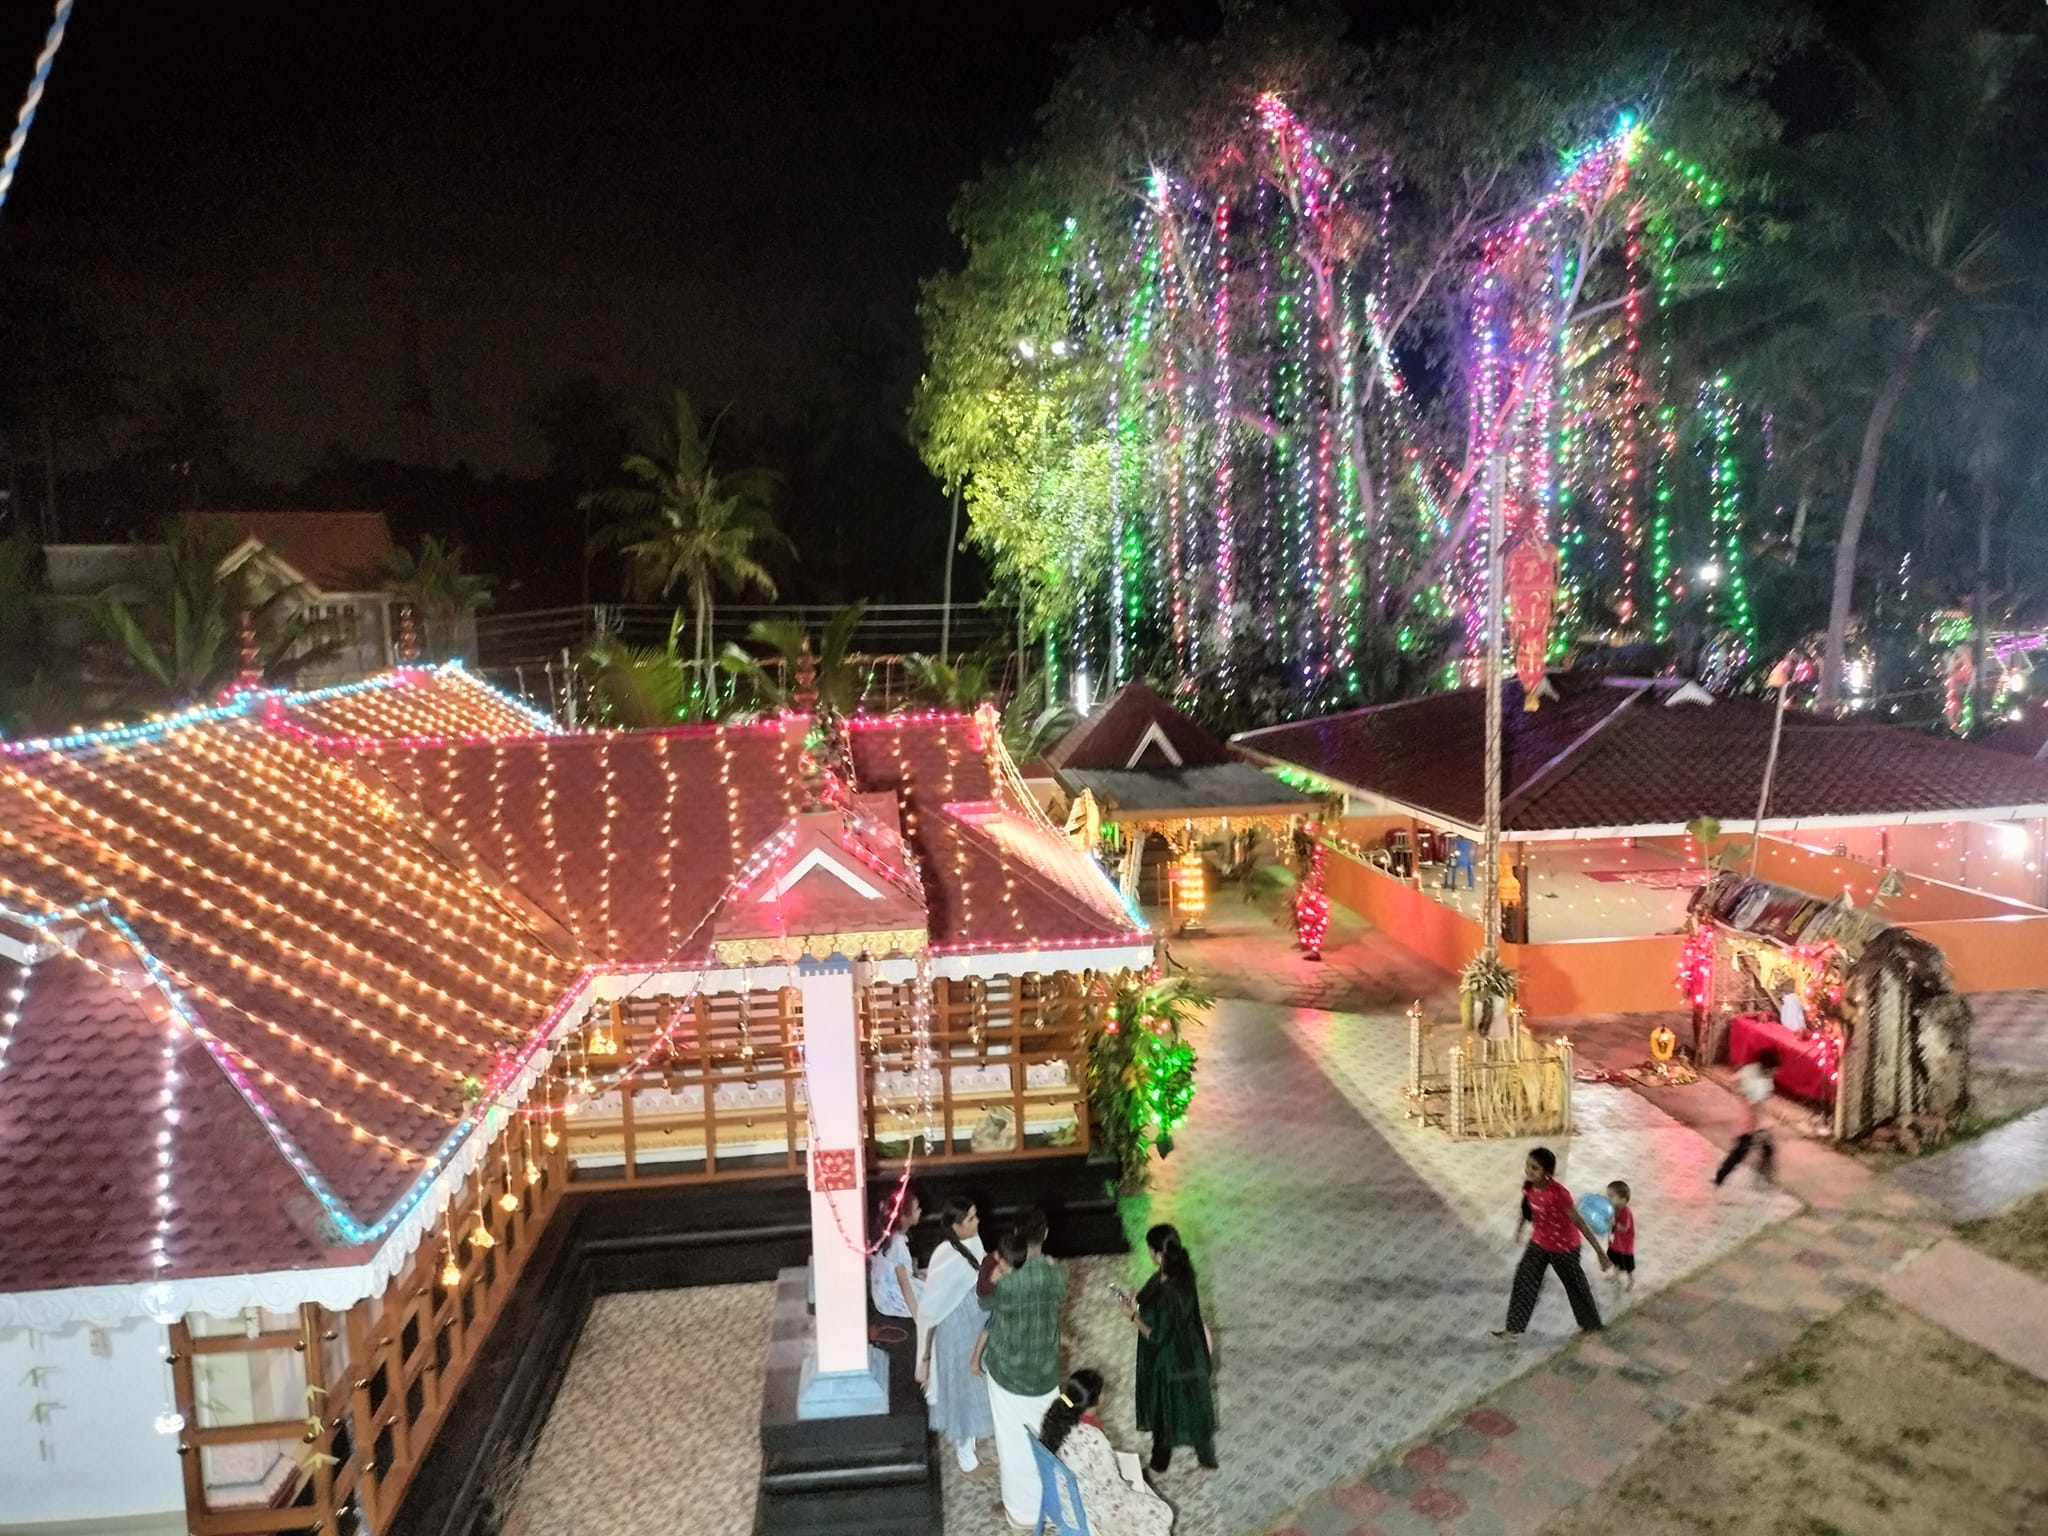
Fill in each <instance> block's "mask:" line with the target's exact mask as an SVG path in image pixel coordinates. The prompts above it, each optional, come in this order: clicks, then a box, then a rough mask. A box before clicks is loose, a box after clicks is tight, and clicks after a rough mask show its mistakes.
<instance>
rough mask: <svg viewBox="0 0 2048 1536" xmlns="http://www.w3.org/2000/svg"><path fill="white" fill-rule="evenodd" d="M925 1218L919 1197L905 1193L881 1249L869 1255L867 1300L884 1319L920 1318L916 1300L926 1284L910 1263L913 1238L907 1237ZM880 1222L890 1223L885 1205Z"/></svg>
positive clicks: (888, 1226) (887, 1208)
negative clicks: (911, 1240) (911, 1239)
mask: <svg viewBox="0 0 2048 1536" xmlns="http://www.w3.org/2000/svg"><path fill="white" fill-rule="evenodd" d="M923 1215H924V1211H923V1209H922V1208H921V1207H920V1206H919V1205H918V1203H917V1196H916V1195H915V1194H908V1193H906V1194H905V1195H904V1197H903V1205H902V1207H901V1209H899V1210H898V1211H897V1212H896V1220H895V1222H894V1223H893V1224H889V1225H887V1227H886V1237H885V1239H884V1241H883V1243H882V1246H881V1248H880V1249H879V1250H878V1251H876V1252H875V1253H872V1254H870V1255H869V1256H868V1299H869V1300H871V1301H872V1302H874V1304H875V1310H876V1311H877V1312H879V1313H881V1314H882V1316H884V1317H908V1318H915V1317H916V1316H917V1298H918V1294H919V1292H921V1291H922V1290H923V1289H924V1282H923V1281H921V1280H920V1279H919V1278H918V1276H917V1269H916V1266H915V1265H914V1264H913V1263H912V1261H911V1257H910V1239H909V1237H908V1236H907V1235H906V1234H907V1233H908V1232H909V1231H910V1229H911V1228H912V1227H914V1226H916V1225H917V1223H918V1221H919V1220H920V1219H921V1218H922V1217H923ZM881 1220H882V1221H883V1222H884V1223H885V1224H888V1223H889V1207H888V1206H887V1205H886V1204H885V1205H884V1206H883V1207H882V1211H881Z"/></svg>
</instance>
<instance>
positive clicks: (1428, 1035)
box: [1408, 1006, 1574, 1137]
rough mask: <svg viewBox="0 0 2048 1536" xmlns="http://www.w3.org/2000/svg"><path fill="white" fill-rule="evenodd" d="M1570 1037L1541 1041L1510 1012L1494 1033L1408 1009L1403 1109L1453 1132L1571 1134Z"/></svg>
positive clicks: (1516, 1013) (1457, 1133)
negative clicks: (1428, 1019)
mask: <svg viewBox="0 0 2048 1536" xmlns="http://www.w3.org/2000/svg"><path fill="white" fill-rule="evenodd" d="M1573 1055H1574V1053H1573V1051H1572V1047H1571V1042H1570V1041H1568V1040H1566V1039H1564V1038H1563V1037H1562V1036H1560V1037H1558V1038H1557V1039H1556V1040H1554V1041H1551V1042H1549V1043H1545V1042H1543V1041H1540V1040H1538V1039H1537V1038H1536V1036H1535V1035H1533V1034H1531V1033H1530V1032H1529V1030H1528V1028H1527V1027H1526V1026H1525V1025H1524V1024H1523V1023H1522V1018H1521V1013H1520V1010H1516V1012H1515V1013H1514V1015H1513V1016H1512V1018H1511V1021H1510V1023H1509V1026H1508V1028H1507V1030H1506V1031H1505V1032H1504V1033H1503V1034H1501V1035H1500V1036H1499V1037H1498V1038H1494V1037H1490V1036H1488V1035H1487V1034H1486V1033H1484V1032H1482V1031H1480V1030H1478V1029H1471V1028H1466V1027H1465V1026H1463V1025H1461V1024H1428V1023H1425V1022H1424V1021H1423V1018H1422V1010H1421V1008H1420V1007H1419V1006H1418V1007H1415V1008H1411V1009H1410V1010H1409V1012H1408V1098H1409V1104H1410V1108H1409V1114H1410V1116H1411V1117H1412V1118H1417V1119H1420V1120H1422V1121H1423V1122H1424V1123H1425V1124H1431V1125H1441V1126H1442V1127H1443V1128H1444V1129H1445V1130H1447V1131H1449V1132H1450V1134H1451V1135H1453V1136H1456V1137H1464V1136H1479V1137H1519V1136H1559V1135H1569V1134H1570V1133H1571V1131H1572V1129H1573V1120H1572V1062H1573Z"/></svg>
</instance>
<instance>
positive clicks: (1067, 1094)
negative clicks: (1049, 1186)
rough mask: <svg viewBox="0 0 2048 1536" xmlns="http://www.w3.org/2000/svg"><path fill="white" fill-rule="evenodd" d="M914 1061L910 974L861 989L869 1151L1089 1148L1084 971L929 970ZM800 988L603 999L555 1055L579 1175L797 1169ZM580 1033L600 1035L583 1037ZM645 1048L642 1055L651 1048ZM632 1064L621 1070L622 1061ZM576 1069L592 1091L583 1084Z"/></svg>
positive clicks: (1025, 1153)
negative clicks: (924, 1052) (987, 975)
mask: <svg viewBox="0 0 2048 1536" xmlns="http://www.w3.org/2000/svg"><path fill="white" fill-rule="evenodd" d="M932 990H933V997H932V1017H931V1061H930V1064H929V1070H928V1071H925V1070H920V1066H919V1062H918V1060H917V1048H916V1032H917V1031H916V1020H915V1018H914V1016H913V1009H912V994H911V984H909V983H903V984H900V985H894V986H891V985H888V984H886V983H885V984H879V985H877V986H874V987H870V988H867V989H864V990H863V992H862V994H861V996H860V999H859V1007H860V1014H859V1019H860V1034H861V1047H862V1054H863V1057H864V1059H865V1066H866V1072H865V1082H866V1090H867V1102H866V1106H865V1108H866V1123H867V1124H868V1125H869V1126H870V1127H871V1131H870V1138H871V1140H870V1151H871V1153H872V1155H873V1156H874V1157H875V1158H876V1159H877V1160H878V1161H883V1162H887V1161H892V1160H895V1159H899V1158H902V1157H904V1156H906V1155H914V1156H917V1157H933V1158H966V1157H976V1156H989V1157H1035V1156H1043V1155H1051V1154H1058V1153H1072V1152H1074V1151H1076V1150H1081V1151H1086V1150H1087V1147H1088V1116H1087V1112H1086V1092H1087V1086H1086V1057H1085V1052H1086V1039H1085V1031H1084V1029H1083V1023H1084V1020H1083V1009H1084V1004H1083V997H1082V990H1081V981H1080V978H1079V977H1078V976H1075V975H1073V974H1072V973H1069V972H1064V971H1062V972H1056V973H1048V974H1036V973H1034V974H1031V975H1025V976H1017V977H997V978H994V979H993V980H990V981H981V980H979V979H971V980H967V981H949V980H946V979H945V978H940V979H939V980H937V981H936V982H934V983H933V989H932ZM802 1027H803V1020H802V1002H801V995H800V994H799V993H798V991H797V989H796V988H794V987H785V988H782V989H780V990H778V991H773V992H770V991H757V992H754V993H752V994H750V995H749V996H748V998H747V1003H746V1007H745V1009H744V1010H742V1008H741V1006H740V998H739V996H738V994H736V993H729V992H728V993H719V994H716V995H711V996H703V995H700V996H695V997H690V998H675V997H642V998H635V999H632V1000H630V1001H627V1002H619V1003H611V1004H605V1005H601V1006H600V1008H599V1010H598V1011H596V1012H595V1013H593V1015H592V1017H591V1018H590V1019H589V1020H588V1021H586V1027H585V1029H584V1030H583V1032H582V1035H581V1038H580V1043H579V1044H577V1045H576V1046H574V1047H572V1048H571V1049H570V1050H569V1051H568V1052H567V1053H565V1056H564V1058H563V1062H562V1066H561V1072H562V1077H561V1079H560V1082H559V1085H558V1087H557V1089H556V1100H557V1102H561V1100H562V1099H563V1098H566V1099H567V1100H568V1102H569V1103H570V1104H571V1105H572V1106H573V1108H572V1110H571V1112H570V1114H569V1115H568V1117H567V1119H566V1120H565V1122H564V1126H565V1137H566V1143H567V1153H568V1157H569V1163H570V1177H571V1178H572V1179H573V1180H575V1181H576V1182H578V1183H582V1182H586V1181H593V1180H624V1181H630V1182H634V1183H648V1182H660V1183H699V1182H704V1181H707V1180H715V1179H721V1180H722V1179H732V1178H749V1177H752V1178H759V1177H766V1176H775V1175H785V1174H792V1173H800V1172H801V1171H802V1170H803V1157H804V1149H805V1147H806V1145H807V1144H808V1141H809V1132H808V1112H807V1110H806V1107H805V1104H804V1085H803V1063H802V1056H801V1041H800V1039H799V1036H800V1033H801V1030H802ZM592 1042H596V1043H598V1044H600V1045H601V1046H604V1047H608V1049H603V1050H599V1051H595V1052H593V1051H591V1050H590V1049H589V1047H590V1045H591V1043H592ZM650 1053H651V1054H650ZM643 1058H644V1059H645V1062H646V1064H645V1065H644V1066H642V1067H641V1068H640V1069H639V1070H637V1071H635V1072H632V1073H630V1074H629V1075H627V1076H625V1077H623V1078H622V1077H620V1075H619V1074H620V1073H622V1072H624V1071H625V1069H626V1068H627V1067H629V1066H630V1065H631V1064H632V1063H633V1062H634V1061H636V1060H641V1059H643ZM586 1080H587V1081H589V1082H590V1083H591V1084H592V1086H593V1087H596V1088H597V1089H599V1090H600V1091H598V1092H596V1093H589V1092H585V1091H584V1089H583V1087H582V1084H583V1083H584V1082H585V1081H586Z"/></svg>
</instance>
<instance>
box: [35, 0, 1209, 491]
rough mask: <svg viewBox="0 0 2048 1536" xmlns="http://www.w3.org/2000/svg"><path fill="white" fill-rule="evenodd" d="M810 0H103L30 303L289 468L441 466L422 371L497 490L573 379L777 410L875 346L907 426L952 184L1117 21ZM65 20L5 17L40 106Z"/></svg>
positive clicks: (535, 463) (76, 75)
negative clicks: (827, 7)
mask: <svg viewBox="0 0 2048 1536" xmlns="http://www.w3.org/2000/svg"><path fill="white" fill-rule="evenodd" d="M795 9H796V8H794V7H781V6H773V5H763V6H758V7H746V6H718V7H705V6H685V5H677V4H671V3H662V4H604V5H586V6H579V7H569V6H550V7H545V8H542V7H534V8H531V13H529V11H528V10H527V9H526V8H519V7H511V6H484V5H463V6H455V5H446V4H427V5H413V6H410V7H405V8H399V7H387V6H383V5H373V4H356V3H345V4H328V5H325V6H312V5H291V6H263V7H246V8H245V7H226V6H210V5H186V4H178V5H158V4H147V3H142V0H79V4H78V7H77V10H76V12H75V15H74V19H73V21H72V25H71V30H70V34H69V36H68V37H67V39H66V41H65V44H64V48H63V52H62V53H61V54H60V56H59V58H58V60H57V65H56V70H55V73H54V75H53V77H52V80H51V84H50V89H49V93H48V95H47V96H46V98H45V100H44V104H43V107H42V111H41V115H40V116H39V117H38V119H37V121H36V124H35V129H34V133H33V135H32V136H31V138H30V141H29V145H28V149H27V154H26V157H25V159H24V162H23V166H22V171H21V175H20V177H19V179H18V180H17V182H16V183H15V187H14V190H13V192H12V194H11V196H10V198H9V201H8V203H7V206H6V207H5V209H4V210H0V281H5V280H6V279H7V275H8V273H9V271H10V269H11V270H12V271H14V272H17V273H27V274H36V275H38V276H40V277H41V278H42V279H44V280H47V281H52V282H54V283H56V284H57V285H58V286H60V287H61V288H62V289H63V290H64V291H65V292H66V293H67V294H68V295H69V296H70V297H72V298H73V299H74V300H75V302H76V303H77V304H78V305H79V306H80V308H81V309H82V310H83V311H84V312H85V313H86V314H87V316H88V317H89V318H90V319H91V320H92V321H93V322H94V323H95V324H96V325H97V326H98V327H100V328H101V329H102V330H103V331H104V332H105V333H106V334H107V336H108V338H109V340H110V342H111V344H112V349H113V354H114V361H115V362H116V363H117V365H118V366H119V367H120V368H121V369H122V370H123V372H125V373H126V374H127V375H128V377H129V378H130V379H131V380H132V381H133V387H134V388H135V389H137V390H139V391H141V392H143V393H147V391H149V390H151V389H160V388H163V387H165V386H167V385H169V384H172V383H174V382H176V381H179V380H185V379H190V380H196V381H199V382H201V383H204V384H207V385H210V386H212V387H213V388H215V389H217V390H218V391H219V394H220V396H221V398H222V399H223V401H224V402H225V404H226V406H227V408H228V410H229V412H230V413H231V415H232V416H233V417H234V418H235V421H236V426H237V428H238V429H239V436H240V441H239V444H238V455H239V457H240V458H241V459H242V460H243V461H244V464H245V467H246V468H248V469H249V470H251V471H253V472H254V473H255V474H256V475H258V476H259V477H261V478H265V479H276V480H285V479H289V478H291V477H293V476H295V475H296V474H297V473H298V472H299V471H300V470H301V469H302V468H304V467H305V466H306V465H307V464H308V463H309V462H311V461H312V460H313V459H315V458H316V457H317V456H318V455H319V454H320V453H321V451H322V450H323V449H324V448H325V447H326V446H327V445H328V444H330V443H334V442H341V443H344V444H346V445H347V446H348V447H349V448H351V449H352V450H353V451H354V452H356V453H358V454H360V455H364V456H370V457H381V456H388V457H392V458H398V459H417V458H420V457H422V456H423V452H424V442H423V433H422V430H421V428H420V425H419V423H418V420H417V418H416V417H415V416H410V415H408V414H407V413H406V411H405V410H404V409H403V403H404V401H405V399H406V397H407V391H408V387H409V386H408V378H409V375H408V368H409V361H408V359H409V356H411V355H413V354H414V353H415V351H416V355H417V357H418V359H419V366H420V367H421V368H423V370H424V372H425V375H426V379H427V382H428V384H429V387H430V388H431V391H432V395H433V399H434V406H435V423H436V428H437V432H436V435H437V437H438V450H439V457H440V460H441V462H443V463H444V464H449V463H454V462H457V461H463V460H466V461H468V462H469V463H471V464H472V465H474V466H475V467H477V468H478V469H480V470H484V471H489V472H509V473H528V472H532V471H535V470H537V469H538V468H539V467H540V461H541V455H542V449H541V444H540V441H539V439H538V437H537V436H536V434H535V433H534V431H533V429H532V428H531V427H530V426H529V425H528V424H527V421H526V414H527V412H528V411H529V409H530V408H531V407H532V405H533V403H534V402H535V400H536V399H537V398H538V396H539V395H540V393H541V392H542V391H544V390H545V389H547V388H548V387H549V386H550V385H552V384H554V383H557V382H558V381H560V380H561V379H563V378H564V377H566V376H570V375H576V374H590V375H595V376H597V377H599V378H601V379H603V380H605V381H606V382H608V383H611V384H613V385H615V386H617V387H619V388H620V389H621V390H623V391H624V392H625V394H626V395H627V397H628V398H629V399H630V400H632V401H634V402H636V403H642V402H644V403H647V404H652V403H653V402H654V401H655V400H657V399H658V398H659V397H660V395H661V393H662V391H663V390H664V388H665V386H666V385H667V384H668V383H669V382H671V381H679V382H682V383H684V384H686V385H687V386H688V387H690V388H691V389H692V390H693V391H694V392H696V393H697V394H698V395H699V396H700V398H702V399H703V400H705V401H707V402H712V403H720V402H725V401H732V402H734V403H735V404H736V406H737V408H738V410H739V411H740V412H741V413H743V414H752V415H755V416H757V417H760V418H762V419H775V418H778V417H780V416H783V415H785V414H787V413H788V412H790V411H792V410H793V409H794V406H795V404H796V402H797V401H798V400H799V399H800V398H801V396H802V394H803V392H804V389H805V387H806V382H807V379H808V378H809V376H810V375H811V374H812V373H813V372H814V371H815V370H816V369H817V368H818V367H819V366H820V365H821V364H822V363H824V362H826V361H827V360H829V359H830V358H832V357H833V356H835V355H844V354H845V352H846V351H847V350H848V349H849V348H850V346H851V344H852V342H853V339H854V338H855V337H856V336H858V335H859V334H860V332H861V328H862V327H863V326H865V327H867V328H868V331H869V335H870V337H871V338H872V337H877V336H878V337H880V338H883V339H885V340H890V341H893V342H894V343H895V345H896V347H897V350H898V363H897V365H896V366H895V367H894V368H893V369H891V370H890V372H889V376H888V377H886V378H877V380H876V388H877V390H878V391H879V392H882V393H884V394H887V395H892V396H894V398H895V400H896V401H897V402H898V405H896V406H892V409H900V402H901V401H902V400H903V399H905V398H906V397H907V392H908V386H909V384H910V382H911V381H912V380H913V379H914V377H915V374H916V368H917V359H918V354H917V341H916V325H915V318H914V313H913V310H914V305H915V303H916V297H917V280H918V279H919V277H920V276H922V275H924V274H926V273H928V272H930V271H933V270H935V269H937V268H938V267H940V266H942V265H944V264H946V263H947V262H949V261H951V260H952V259H953V257H954V245H953V242H952V239H951V237H950V235H949V234H948V231H947V228H946V211H947V208H948V206H949V204H950V203H951V202H952V200H953V197H954V194H955V192H956V191H957V189H958V187H959V185H960V183H961V182H962V181H963V180H965V179H967V178H969V177H971V176H972V175H973V174H974V173H975V171H976V170H977V168H978V167H980V166H981V165H982V164H984V163H985V162H987V161H988V160H989V159H991V158H992V157H996V156H999V155H1001V154H1002V153H1004V152H1005V151H1006V150H1007V149H1009V148H1010V147H1011V146H1013V145H1016V144H1019V143H1021V142H1023V141H1024V140H1026V139H1027V138H1028V136H1029V134H1030V132H1031V120H1032V114H1033V112H1034V111H1035V110H1036V108H1037V106H1038V105H1039V104H1040V102H1041V101H1042V100H1043V98H1044V96H1045V94H1046V92H1047V90H1048V89H1049V87H1050V85H1051V83H1052V81H1053V79H1054V78H1055V77H1056V74H1057V72H1058V69H1059V67H1060V54H1059V47H1060V45H1061V44H1062V43H1065V42H1068V41H1071V40H1073V39H1075V38H1078V37H1079V36H1081V35H1083V34H1085V33H1086V32H1088V31H1090V30H1093V29H1095V28H1097V27H1099V26H1100V25H1102V24H1104V23H1106V22H1107V21H1109V20H1110V19H1111V18H1112V17H1113V16H1114V14H1115V13H1116V11H1117V10H1118V9H1120V7H1117V6H1112V5H1089V4H1075V3H1067V4H1059V3H1054V4H1043V3H1041V4H1036V5H1034V6H1031V7H1028V8H1027V7H1004V8H1002V9H1001V10H1000V12H999V13H998V12H986V13H980V14H979V15H977V14H976V13H975V12H974V11H973V9H972V8H967V7H960V8H949V9H948V10H946V11H944V12H936V13H935V14H934V15H933V16H932V17H930V18H927V17H921V16H917V15H915V14H913V9H914V8H888V9H886V10H885V9H884V8H879V7H878V8H875V9H874V10H873V12H872V13H871V14H873V15H874V16H876V17H878V18H880V17H886V18H887V19H886V20H884V19H877V20H875V21H873V22H872V23H871V24H865V25H855V24H849V23H846V22H843V21H842V22H839V23H835V24H831V25H827V26H822V27H821V26H816V25H798V24H797V23H796V22H795V21H793V20H791V19H789V18H790V16H791V13H792V12H793V11H795ZM864 9H865V8H864ZM1154 11H1155V14H1156V15H1158V16H1160V18H1161V19H1162V20H1163V21H1166V22H1168V23H1171V24H1180V23H1184V22H1186V23H1192V24H1194V25H1196V26H1203V25H1205V24H1210V23H1211V22H1212V20H1213V15H1214V8H1213V6H1205V5H1187V6H1179V7H1174V6H1160V7H1155V8H1154ZM998 15H999V16H1000V21H999V22H998V21H997V19H996V18H997V16H998ZM46 17H47V12H46V9H45V8H44V7H42V6H40V5H36V4H29V3H25V0H16V3H13V4H8V5H4V6H0V92H4V94H5V95H6V98H7V101H8V107H7V109H6V110H7V111H8V112H9V113H10V114H11V112H12V107H13V104H14V103H15V102H17V101H18V100H19V92H20V90H21V88H22V87H23V86H24V85H25V84H26V81H27V78H28V75H29V71H30V68H31V65H32V62H33V59H34V55H35V51H36V48H37V46H38V44H39V42H40V38H41V30H42V27H43V25H44V22H45V20H46ZM413 338H416V340H414V339H413Z"/></svg>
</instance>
